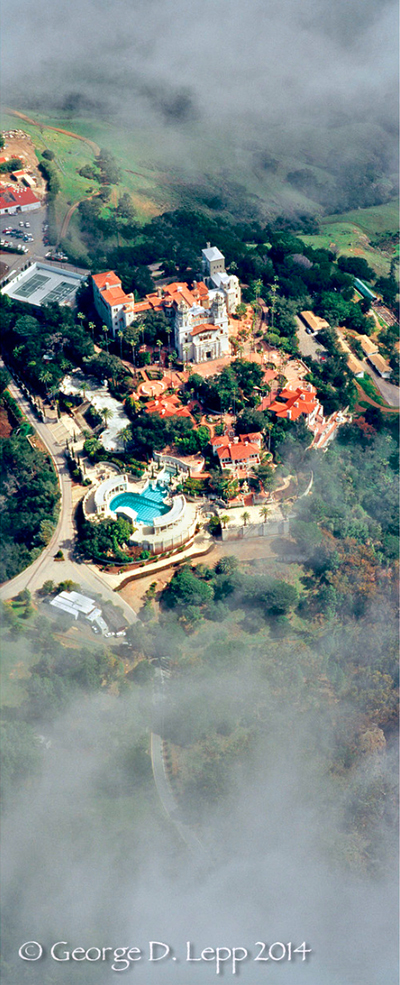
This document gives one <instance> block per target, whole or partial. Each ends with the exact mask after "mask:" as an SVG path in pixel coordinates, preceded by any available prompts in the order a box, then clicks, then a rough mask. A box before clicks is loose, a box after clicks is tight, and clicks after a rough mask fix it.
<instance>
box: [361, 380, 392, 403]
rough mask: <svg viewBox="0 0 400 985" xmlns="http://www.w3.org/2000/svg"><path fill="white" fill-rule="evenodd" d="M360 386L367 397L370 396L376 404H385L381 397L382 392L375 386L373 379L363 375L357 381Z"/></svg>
mask: <svg viewBox="0 0 400 985" xmlns="http://www.w3.org/2000/svg"><path fill="white" fill-rule="evenodd" d="M357 382H358V383H359V384H360V387H361V388H362V389H363V390H364V393H366V394H367V397H371V400H375V402H376V403H377V404H382V406H387V404H386V401H385V400H384V399H383V397H382V394H381V393H380V392H379V390H378V388H377V387H376V386H375V383H374V381H373V380H372V379H371V377H370V376H364V378H363V379H361V380H358V381H357Z"/></svg>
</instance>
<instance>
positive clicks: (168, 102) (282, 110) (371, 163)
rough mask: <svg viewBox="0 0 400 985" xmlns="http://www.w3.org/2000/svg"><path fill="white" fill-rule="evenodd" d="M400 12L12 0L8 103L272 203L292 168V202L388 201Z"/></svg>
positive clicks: (308, 3)
mask: <svg viewBox="0 0 400 985" xmlns="http://www.w3.org/2000/svg"><path fill="white" fill-rule="evenodd" d="M396 7H397V5H396V4H395V3H394V0H384V2H378V0H369V2H367V3H366V2H362V0H352V2H351V3H349V2H344V0H339V2H337V3H335V4H334V5H332V3H330V2H328V0H305V2H303V3H301V4H299V3H297V2H296V0H286V3H285V4H282V3H277V2H274V0H268V2H264V3H261V2H260V0H250V2H248V3H244V2H243V0H234V2H232V3H229V4H228V3H227V2H226V0H220V2H219V3H218V4H215V3H211V0H205V2H204V3H203V4H202V5H201V8H199V7H195V6H194V5H190V4H189V5H188V4H187V3H183V2H182V0H170V2H168V3H167V4H165V3H164V4H163V3H161V0H153V2H152V3H151V4H148V5H146V6H144V5H143V4H142V3H139V2H138V0H133V2H131V0H129V2H127V0H118V2H117V3H114V4H112V5H109V4H106V3H104V2H103V0H94V2H93V0H90V3H89V2H88V0H83V2H82V3H80V4H79V5H73V6H71V4H67V3H66V0H61V2H60V3H58V4H57V5H56V7H55V6H54V5H52V4H50V3H49V2H48V0H41V2H39V4H35V5H33V4H30V5H29V6H28V7H25V8H24V17H23V20H22V22H21V20H20V19H19V18H18V23H17V19H16V18H15V16H14V12H13V11H12V9H11V8H9V7H6V6H5V5H4V11H3V31H4V35H5V36H6V37H7V40H8V44H7V48H5V50H4V52H3V61H4V66H3V101H4V102H7V103H8V104H9V105H12V106H13V107H14V108H19V109H21V108H23V109H29V108H30V109H31V110H33V109H36V110H37V111H41V112H49V113H53V114H54V113H58V114H60V113H63V114H66V116H67V117H68V116H69V117H70V118H76V117H77V116H79V115H84V116H89V117H90V118H91V119H92V120H93V119H96V118H98V119H101V120H106V121H108V122H110V123H112V125H113V126H115V125H117V126H119V127H121V128H123V129H126V131H127V132H130V133H131V134H132V135H134V134H135V133H138V132H142V133H143V134H145V135H146V140H148V141H149V142H150V143H149V146H150V147H151V148H152V150H151V154H152V156H154V159H155V161H156V163H157V164H160V163H164V165H165V166H167V167H176V168H178V170H179V171H182V172H183V173H185V174H186V175H187V176H189V178H192V179H193V180H196V178H201V177H202V176H203V175H204V174H205V173H207V172H209V173H210V174H212V173H214V174H215V172H216V171H217V172H218V173H219V174H220V175H221V182H222V183H223V180H224V176H225V177H226V176H227V175H228V176H229V177H230V178H232V176H234V175H235V174H236V175H241V174H244V175H245V174H246V173H247V175H248V176H249V175H250V176H251V179H250V177H249V180H248V182H247V191H249V192H250V193H251V194H255V195H256V196H257V197H260V198H261V199H262V198H263V197H264V196H266V197H267V198H269V199H270V200H271V202H272V203H273V201H274V199H276V198H277V199H278V201H279V200H280V199H281V197H282V189H281V187H280V185H281V183H282V181H284V180H285V179H286V177H287V175H288V174H289V184H288V185H287V186H286V189H287V190H286V197H287V205H288V207H289V208H290V207H293V206H294V205H295V204H296V200H297V199H298V196H299V195H300V201H301V200H302V198H304V200H305V202H306V203H307V201H310V200H311V201H312V202H313V203H314V207H315V204H316V205H317V207H318V206H319V207H320V208H322V209H325V208H330V210H331V211H333V210H334V209H339V208H340V209H341V208H347V207H351V206H357V205H361V206H363V205H371V204H379V202H380V201H384V200H386V199H387V198H388V197H389V196H390V194H391V192H392V187H393V184H392V178H391V177H389V176H393V173H394V172H396V153H397V150H396V148H397V140H396V132H397V81H396V80H397V51H396V44H395V43H394V41H393V38H394V37H396V27H397V25H396V16H397V10H396ZM22 52H23V58H21V53H22ZM327 174H328V175H329V176H330V180H329V181H328V185H326V176H327ZM296 197H297V198H296Z"/></svg>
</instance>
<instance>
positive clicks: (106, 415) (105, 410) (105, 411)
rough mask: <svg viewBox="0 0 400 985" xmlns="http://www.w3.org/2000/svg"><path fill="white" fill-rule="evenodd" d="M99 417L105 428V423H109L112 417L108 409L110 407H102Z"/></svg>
mask: <svg viewBox="0 0 400 985" xmlns="http://www.w3.org/2000/svg"><path fill="white" fill-rule="evenodd" d="M101 416H102V418H103V421H104V424H105V426H106V427H107V421H109V420H110V417H112V410H111V409H110V407H103V409H102V411H101Z"/></svg>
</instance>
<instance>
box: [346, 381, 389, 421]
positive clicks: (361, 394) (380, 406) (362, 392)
mask: <svg viewBox="0 0 400 985" xmlns="http://www.w3.org/2000/svg"><path fill="white" fill-rule="evenodd" d="M355 384H356V387H357V393H358V396H359V397H360V400H362V402H363V403H364V404H371V407H378V410H381V411H382V414H398V413H399V409H398V407H387V406H385V405H384V404H378V403H377V401H376V400H373V399H372V397H369V396H368V394H366V393H365V390H363V388H362V386H361V384H360V383H357V380H356V381H355ZM354 409H355V410H359V411H360V413H362V411H363V409H364V408H363V407H360V406H359V405H357V406H356V407H355V408H354Z"/></svg>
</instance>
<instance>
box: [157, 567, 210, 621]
mask: <svg viewBox="0 0 400 985" xmlns="http://www.w3.org/2000/svg"><path fill="white" fill-rule="evenodd" d="M213 596H214V592H213V589H212V587H211V585H209V584H208V583H207V582H205V581H202V580H201V579H200V578H196V575H195V573H194V572H193V570H192V569H191V568H190V567H189V565H184V566H183V567H182V568H180V569H179V571H177V572H176V574H174V576H173V578H172V580H171V581H170V583H169V585H167V587H166V588H164V590H163V592H162V594H161V599H162V603H163V604H164V605H165V606H166V607H167V608H169V609H172V608H178V609H181V610H182V611H184V610H185V607H186V606H188V605H194V606H202V605H206V604H207V603H208V602H211V601H212V599H213Z"/></svg>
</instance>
